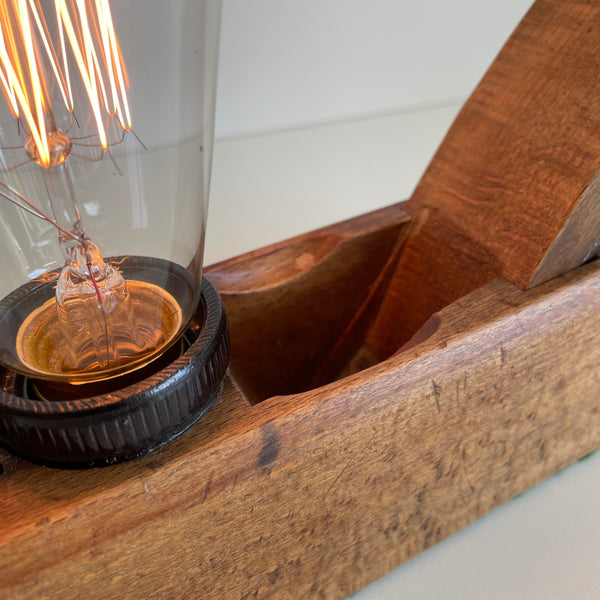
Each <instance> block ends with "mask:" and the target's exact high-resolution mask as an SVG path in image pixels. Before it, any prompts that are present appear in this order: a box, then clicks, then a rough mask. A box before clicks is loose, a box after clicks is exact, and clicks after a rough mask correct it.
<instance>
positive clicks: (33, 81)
mask: <svg viewBox="0 0 600 600" xmlns="http://www.w3.org/2000/svg"><path fill="white" fill-rule="evenodd" d="M220 8H221V7H220V1H219V0H169V1H168V2H166V1H164V0H112V1H109V0H7V1H6V2H4V3H2V5H1V6H0V32H1V36H0V256H1V257H2V262H1V266H0V274H1V275H0V362H2V363H3V364H4V365H5V366H8V367H10V368H11V369H14V370H15V371H17V372H20V373H22V374H25V375H28V376H30V377H32V378H33V379H34V380H46V381H54V382H65V383H68V384H75V385H76V384H83V383H89V382H94V381H98V380H107V379H111V378H115V377H117V376H119V375H122V374H124V373H128V372H131V371H134V370H137V369H140V368H141V367H143V366H145V365H147V364H148V363H150V362H152V361H153V360H154V359H155V358H156V357H157V356H159V355H161V354H163V353H164V352H165V351H166V350H168V349H169V348H171V347H172V346H174V345H175V344H177V343H178V340H180V338H181V336H182V334H183V332H184V331H185V329H186V327H187V325H188V323H189V321H190V319H191V317H192V316H193V314H194V312H195V310H196V306H197V304H198V301H199V289H200V281H201V277H202V249H203V243H204V226H205V217H206V210H207V197H208V189H209V174H210V166H211V154H212V139H213V120H214V101H215V87H216V66H217V52H218V32H219V21H220Z"/></svg>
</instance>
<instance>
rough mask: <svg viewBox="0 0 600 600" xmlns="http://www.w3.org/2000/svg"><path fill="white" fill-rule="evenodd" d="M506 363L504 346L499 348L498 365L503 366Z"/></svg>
mask: <svg viewBox="0 0 600 600" xmlns="http://www.w3.org/2000/svg"><path fill="white" fill-rule="evenodd" d="M505 363H506V350H505V349H504V346H500V365H501V366H504V365H505Z"/></svg>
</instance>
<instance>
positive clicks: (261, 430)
mask: <svg viewBox="0 0 600 600" xmlns="http://www.w3.org/2000/svg"><path fill="white" fill-rule="evenodd" d="M428 331H429V333H430V335H429V337H426V338H425V339H424V340H422V341H421V343H418V344H416V345H415V346H413V347H411V348H409V349H407V350H405V351H404V352H401V353H398V354H396V355H395V356H393V357H391V358H390V359H388V360H387V361H385V362H383V363H381V364H380V365H377V366H375V367H372V368H371V369H368V370H367V371H365V372H363V373H358V374H356V375H353V376H350V377H348V378H346V379H344V380H342V381H338V382H335V383H332V384H330V385H328V386H325V387H322V388H320V389H319V390H315V391H312V392H307V393H304V394H300V395H293V396H287V397H275V398H271V399H269V400H267V401H265V402H262V403H260V404H258V405H255V406H250V405H248V404H247V403H246V402H245V401H244V399H243V398H242V396H241V395H240V393H239V391H238V390H236V389H235V388H234V387H232V386H231V385H230V384H228V386H227V389H226V392H225V395H224V399H223V402H222V403H221V405H219V407H218V408H217V409H216V411H215V412H214V413H213V414H212V416H211V417H209V419H208V420H207V421H206V422H205V423H204V426H199V427H195V428H194V429H193V430H192V431H190V432H189V433H188V434H186V435H185V436H184V437H183V438H182V439H180V440H178V441H176V442H175V443H174V444H172V445H171V446H169V447H168V448H166V449H164V450H162V451H159V452H157V453H156V454H155V455H153V456H149V457H147V458H146V459H144V460H140V461H138V462H134V463H128V464H123V465H117V466H114V467H107V468H105V469H101V470H93V471H83V472H81V471H77V472H72V471H58V472H57V471H53V470H51V469H46V468H42V467H36V466H33V465H29V464H27V463H25V462H23V461H21V460H19V459H16V458H12V457H9V456H8V455H6V454H0V463H1V464H2V467H3V471H4V473H3V474H2V475H0V523H1V529H0V549H1V550H0V573H1V574H2V577H1V578H0V597H2V598H7V599H11V600H13V599H14V600H29V599H33V598H62V599H64V600H68V599H70V598H82V597H87V598H91V599H93V598H102V599H104V600H111V599H120V598H123V597H135V598H165V599H166V598H174V597H175V598H182V597H183V598H192V597H195V598H223V597H226V598H228V599H238V598H277V599H285V598H327V599H335V598H344V597H346V596H347V595H349V594H351V593H352V592H354V591H355V590H356V589H359V588H361V587H363V586H364V585H366V584H367V583H369V582H370V581H372V580H373V579H375V578H377V577H379V576H381V575H383V574H384V573H385V572H387V571H389V570H390V569H392V568H393V567H395V566H396V565H398V564H399V563H401V562H402V561H404V560H406V559H408V558H410V557H411V556H413V555H415V554H416V553H418V552H421V551H422V550H424V549H425V548H428V547H430V546H431V545H433V544H434V543H436V542H437V541H439V540H441V539H444V538H445V537H447V536H448V535H450V534H451V533H453V532H454V531H456V530H457V529H459V528H461V527H464V526H465V525H466V524H467V523H469V522H471V521H472V520H474V519H476V518H478V517H479V516H481V515H483V514H485V513H486V512H487V511H489V510H491V509H492V508H493V507H494V506H497V505H498V504H500V503H501V502H505V501H506V500H508V499H509V498H511V497H513V496H514V495H516V494H518V493H520V492H522V491H523V490H524V489H526V488H528V487H529V486H531V485H533V484H535V483H537V482H538V481H540V480H541V479H543V478H545V477H547V476H548V475H550V474H551V473H553V472H555V471H556V470H558V469H560V468H562V467H564V466H565V465H567V464H569V463H570V462H572V461H573V460H576V459H577V458H579V457H581V456H583V455H585V454H587V453H588V452H590V451H591V450H593V449H595V448H596V447H598V446H599V445H600V402H599V401H598V398H599V397H600V396H599V391H600V378H599V376H598V372H597V368H596V366H597V363H598V361H599V360H600V356H599V352H600V351H599V350H598V345H597V344H595V340H596V338H597V334H598V331H600V264H598V263H594V264H591V265H588V266H585V267H582V268H581V269H578V270H577V271H575V272H573V273H571V274H569V275H568V276H564V277H561V278H558V279H555V280H552V281H551V282H548V283H546V284H543V285H541V286H538V287H536V288H534V289H532V290H528V291H520V290H518V289H517V288H515V287H514V286H512V285H511V284H509V283H507V282H505V281H502V280H496V281H494V282H491V283H490V284H487V285H486V286H484V287H482V288H481V289H480V290H477V291H476V292H474V293H473V294H471V295H469V296H468V297H466V298H463V299H462V300H461V301H460V302H457V303H455V304H452V305H451V306H449V307H447V308H446V309H444V310H442V311H441V312H440V313H439V314H438V315H436V316H435V318H434V319H433V324H432V326H430V327H429V329H428Z"/></svg>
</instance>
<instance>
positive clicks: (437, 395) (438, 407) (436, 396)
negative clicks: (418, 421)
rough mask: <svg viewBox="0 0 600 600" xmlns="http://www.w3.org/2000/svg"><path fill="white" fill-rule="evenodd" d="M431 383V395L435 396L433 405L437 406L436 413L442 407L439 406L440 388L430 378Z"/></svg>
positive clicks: (439, 411) (440, 410)
mask: <svg viewBox="0 0 600 600" xmlns="http://www.w3.org/2000/svg"><path fill="white" fill-rule="evenodd" d="M431 385H432V386H433V395H434V397H435V405H436V406H437V411H438V413H441V412H442V409H441V408H440V395H441V392H442V389H441V387H440V386H439V385H438V384H437V383H436V382H435V381H434V380H433V379H432V380H431Z"/></svg>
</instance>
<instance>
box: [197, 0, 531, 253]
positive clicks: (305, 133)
mask: <svg viewBox="0 0 600 600" xmlns="http://www.w3.org/2000/svg"><path fill="white" fill-rule="evenodd" d="M530 4H531V0H421V1H419V0H410V1H408V0H225V4H224V11H223V27H222V37H221V64H220V71H219V77H220V80H219V93H218V98H217V138H218V139H219V138H220V141H218V142H217V144H216V145H215V155H214V162H213V175H212V186H211V195H210V203H209V205H210V206H209V216H208V228H207V237H206V255H205V264H211V263H213V262H217V261H219V260H222V259H224V258H227V257H230V256H234V255H237V254H241V253H243V252H246V251H249V250H253V249H255V248H259V247H261V246H265V245H267V244H269V243H272V242H277V241H280V240H283V239H286V238H289V237H291V236H294V235H297V234H300V233H304V232H306V231H310V230H312V229H315V228H317V227H322V226H324V225H328V224H330V223H334V222H337V221H340V220H343V219H347V218H349V217H352V216H354V215H358V214H362V213H365V212H367V211H369V210H374V209H376V208H379V207H382V206H386V205H389V204H393V203H394V202H398V201H400V200H404V199H406V198H408V197H409V196H410V195H411V193H412V191H413V189H414V187H415V185H416V184H417V182H418V180H419V178H420V176H421V174H422V173H423V171H424V170H425V168H426V167H427V164H428V162H429V161H430V159H431V157H432V155H433V153H434V152H435V149H436V148H437V146H438V145H439V143H440V142H441V140H442V139H443V137H444V134H445V132H446V130H447V129H448V127H449V126H450V124H451V122H452V120H453V119H454V116H455V115H456V113H457V112H458V110H459V109H460V106H461V104H462V103H463V102H464V100H465V99H466V98H467V96H468V95H469V93H470V92H471V90H472V89H473V88H474V87H475V85H476V84H477V82H478V81H479V79H480V78H481V76H482V75H483V74H484V72H485V70H486V69H487V67H488V65H489V64H490V63H491V62H492V61H493V59H494V57H495V56H496V54H497V53H498V52H499V50H500V48H501V47H502V45H503V44H504V41H505V40H506V39H507V38H508V37H509V35H510V33H511V32H512V30H513V29H514V28H515V27H516V26H517V24H518V22H519V21H520V19H521V18H522V16H523V14H524V13H525V12H526V10H527V9H528V8H529V5H530Z"/></svg>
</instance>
